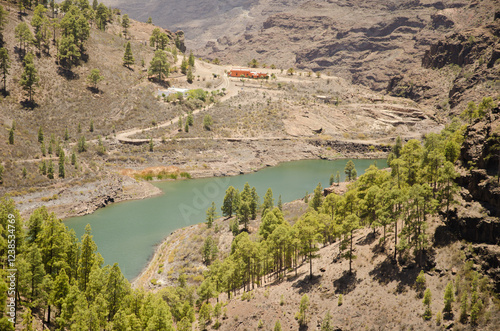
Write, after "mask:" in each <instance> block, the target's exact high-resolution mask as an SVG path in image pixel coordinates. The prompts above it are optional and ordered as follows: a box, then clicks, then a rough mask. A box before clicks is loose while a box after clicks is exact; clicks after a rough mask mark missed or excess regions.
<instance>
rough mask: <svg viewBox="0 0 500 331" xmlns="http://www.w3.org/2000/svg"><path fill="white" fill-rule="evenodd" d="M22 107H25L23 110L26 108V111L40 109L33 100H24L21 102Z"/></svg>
mask: <svg viewBox="0 0 500 331" xmlns="http://www.w3.org/2000/svg"><path fill="white" fill-rule="evenodd" d="M20 104H21V106H23V108H26V109H31V110H33V109H35V108H36V107H38V104H37V103H36V102H35V101H34V100H33V101H29V100H23V101H21V102H20Z"/></svg>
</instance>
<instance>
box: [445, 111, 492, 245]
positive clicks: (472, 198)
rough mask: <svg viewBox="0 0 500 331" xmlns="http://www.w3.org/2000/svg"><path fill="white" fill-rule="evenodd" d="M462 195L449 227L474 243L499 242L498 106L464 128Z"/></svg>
mask: <svg viewBox="0 0 500 331" xmlns="http://www.w3.org/2000/svg"><path fill="white" fill-rule="evenodd" d="M459 162H460V171H461V176H460V177H459V178H458V179H457V181H458V183H459V185H460V186H461V187H462V188H463V191H462V194H461V195H462V198H463V199H464V201H460V203H459V204H457V206H456V207H455V208H454V209H453V211H452V213H451V215H450V216H451V217H450V218H449V222H448V223H449V226H450V227H451V228H452V229H454V230H455V231H456V232H457V233H458V234H459V236H460V237H461V238H464V239H467V240H469V241H473V242H481V243H489V244H498V243H500V181H499V178H500V177H499V175H500V109H499V108H498V107H497V108H496V109H494V110H493V113H492V114H491V116H488V115H486V119H483V120H481V121H476V122H475V123H474V124H472V125H470V126H469V127H468V128H467V131H466V133H465V142H464V144H463V145H462V150H461V155H460V160H459Z"/></svg>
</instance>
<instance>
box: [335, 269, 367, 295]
mask: <svg viewBox="0 0 500 331" xmlns="http://www.w3.org/2000/svg"><path fill="white" fill-rule="evenodd" d="M360 282H361V280H360V279H358V277H357V275H356V271H353V272H349V271H348V270H346V271H344V273H343V274H342V276H341V277H340V278H339V279H337V280H334V281H333V286H334V288H335V293H337V294H348V293H350V292H352V291H354V290H355V289H356V285H357V284H358V283H360Z"/></svg>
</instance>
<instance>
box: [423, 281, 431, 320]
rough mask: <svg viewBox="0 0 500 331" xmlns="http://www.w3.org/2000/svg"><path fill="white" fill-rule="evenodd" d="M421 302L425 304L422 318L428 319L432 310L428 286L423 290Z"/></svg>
mask: <svg viewBox="0 0 500 331" xmlns="http://www.w3.org/2000/svg"><path fill="white" fill-rule="evenodd" d="M423 303H424V306H425V312H424V319H425V320H430V319H431V318H432V311H431V290H430V289H429V288H428V289H426V290H425V293H424V301H423Z"/></svg>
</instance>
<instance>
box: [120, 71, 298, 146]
mask: <svg viewBox="0 0 500 331" xmlns="http://www.w3.org/2000/svg"><path fill="white" fill-rule="evenodd" d="M198 64H199V65H197V67H196V69H197V72H198V73H204V74H208V75H211V74H212V73H217V74H219V75H220V77H222V83H221V84H220V85H219V86H217V87H216V88H215V89H217V90H221V89H222V88H225V89H226V95H224V96H223V97H222V98H221V100H220V101H225V100H227V99H229V98H231V97H232V96H234V95H236V94H237V93H238V87H237V86H236V85H235V84H232V82H231V80H230V79H229V78H228V77H227V75H226V74H225V73H224V70H228V69H229V67H224V66H217V65H213V64H210V63H206V62H201V61H200V62H198ZM213 105H214V104H211V105H209V106H206V107H203V108H199V109H196V110H195V111H193V115H196V114H198V113H200V112H202V111H208V110H209V109H210V108H212V107H213ZM178 122H179V118H177V117H176V118H173V119H172V120H169V121H165V122H162V123H160V124H158V125H156V126H154V127H149V128H145V129H144V128H133V129H129V130H125V131H121V132H118V133H117V134H116V139H117V140H118V142H120V143H122V144H131V145H142V144H147V143H149V142H150V139H133V138H129V137H130V136H133V135H135V134H137V133H141V132H146V131H151V130H153V129H158V128H164V127H168V126H174V125H175V124H177V123H178ZM172 139H174V138H166V139H164V138H155V139H153V141H154V142H160V141H163V140H172ZM206 139H211V140H225V141H256V140H290V139H291V137H284V136H282V137H243V138H205V137H202V138H201V137H193V138H175V140H176V141H179V140H206Z"/></svg>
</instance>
